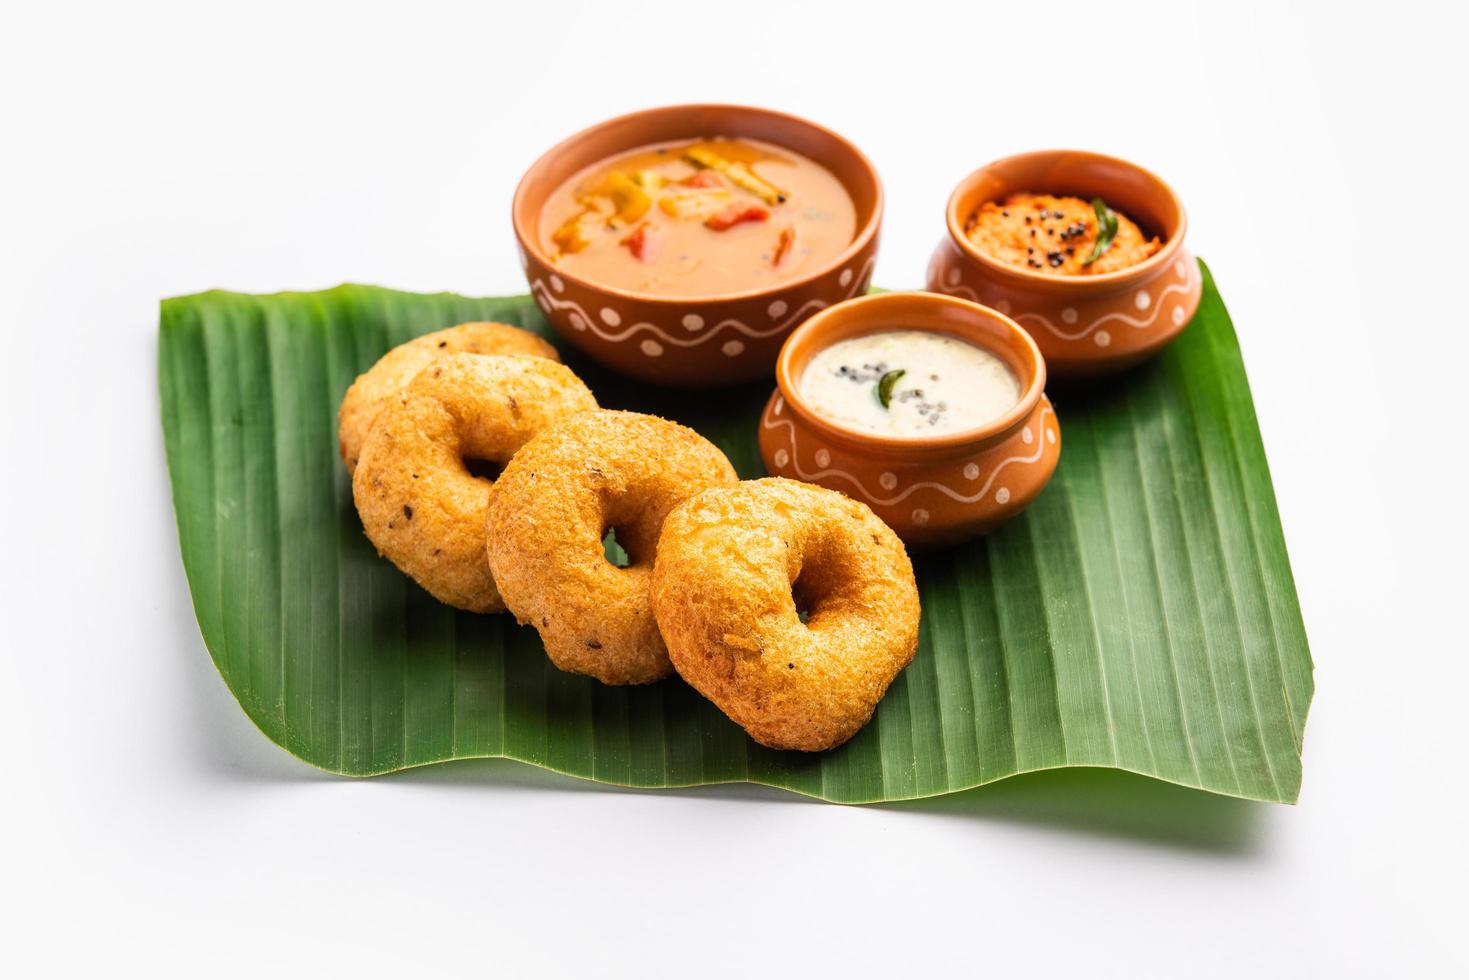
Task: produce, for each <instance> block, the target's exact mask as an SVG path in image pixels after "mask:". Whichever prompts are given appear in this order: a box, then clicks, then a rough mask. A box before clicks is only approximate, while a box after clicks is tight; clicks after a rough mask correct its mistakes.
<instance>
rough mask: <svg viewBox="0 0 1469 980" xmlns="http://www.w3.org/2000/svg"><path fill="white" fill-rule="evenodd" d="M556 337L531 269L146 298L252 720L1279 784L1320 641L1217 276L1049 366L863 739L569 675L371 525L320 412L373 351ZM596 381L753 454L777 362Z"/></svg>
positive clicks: (580, 366)
mask: <svg viewBox="0 0 1469 980" xmlns="http://www.w3.org/2000/svg"><path fill="white" fill-rule="evenodd" d="M487 319H488V320H501V321H505V322H509V323H517V324H520V325H522V326H525V327H528V328H530V329H533V330H537V331H540V332H543V333H546V332H547V330H548V328H547V326H546V324H545V322H544V320H543V319H542V318H541V316H540V313H539V311H538V310H537V309H536V306H535V304H534V303H533V302H531V300H530V299H529V297H525V296H518V297H509V298H503V299H470V298H466V297H463V296H455V295H449V294H437V295H419V294H412V293H402V292H394V291H391V290H387V289H380V288H375V287H370V286H354V285H347V286H340V287H338V288H336V289H330V290H327V291H325V292H319V293H280V294H276V295H271V296H246V295H241V294H236V293H228V292H209V293H202V294H199V295H196V296H186V297H182V298H177V299H170V300H167V301H165V302H164V304H163V310H162V325H161V337H160V343H159V380H160V387H161V395H162V410H163V428H164V437H165V443H166V447H167V456H168V468H169V474H170V477H171V480H172V484H173V498H174V508H175V510H176V513H177V517H178V530H179V542H180V546H181V548H182V552H183V560H184V567H185V570H186V572H187V575H188V580H189V587H190V590H191V592H192V594H193V602H194V608H195V612H196V614H197V615H198V618H199V625H200V629H201V631H202V633H203V636H204V641H205V645H206V646H207V647H208V649H209V652H210V654H211V656H212V657H213V658H214V662H215V664H216V666H217V667H218V668H219V671H220V674H221V675H222V676H223V677H224V680H225V683H226V684H228V685H229V688H230V690H231V691H232V692H233V693H234V695H235V697H236V698H237V699H238V700H239V702H240V705H241V707H243V708H244V709H245V712H246V714H248V715H249V717H250V718H251V720H253V721H254V722H255V724H256V725H258V726H259V727H260V730H261V731H263V732H264V733H265V734H266V735H267V736H268V737H269V738H270V739H271V740H272V741H274V742H276V743H277V744H278V745H280V746H282V747H284V748H285V749H286V750H287V751H289V752H291V753H293V754H295V755H297V756H299V757H300V758H301V759H304V760H305V761H306V762H309V763H311V764H312V765H314V766H319V767H321V768H322V769H326V770H330V771H331V772H335V773H342V774H347V775H354V776H363V775H372V774H376V773H385V772H391V771H393V770H397V769H402V768H405V767H409V766H419V765H424V764H427V763H432V762H439V761H443V760H446V759H461V758H473V757H486V756H497V757H506V758H511V759H519V760H521V761H523V762H528V763H532V764H534V765H538V766H544V767H546V768H549V769H553V770H557V771H559V772H564V773H569V774H572V775H575V776H581V777H585V778H589V779H595V780H600V781H604V782H608V783H616V784H621V785H632V786H686V785H694V784H701V783H715V782H727V781H734V780H749V781H752V782H758V783H766V784H769V785H772V786H780V787H785V788H787V789H790V790H794V791H796V792H798V793H804V794H809V795H811V796H816V797H820V798H822V799H827V800H833V801H841V802H870V801H879V800H897V799H908V798H913V797H920V796H927V795H932V794H937V793H945V792H951V791H955V790H961V789H967V788H969V787H973V786H976V785H979V784H982V783H987V782H991V781H993V780H997V779H1002V778H1004V777H1006V776H1010V775H1013V774H1016V773H1021V772H1029V771H1032V770H1038V769H1046V768H1052V767H1058V766H1112V767H1116V768H1120V769H1127V770H1131V771H1134V772H1138V773H1142V774H1144V775H1148V776H1154V777H1157V778H1159V779H1164V780H1169V781H1172V782H1175V783H1180V784H1182V785H1185V786H1192V787H1198V788H1200V789H1204V790H1209V791H1213V792H1216V793H1222V794H1228V795H1231V796H1239V797H1245V798H1249V799H1256V800H1268V801H1279V802H1293V801H1294V800H1295V799H1296V797H1297V794H1298V792H1299V789H1300V781H1301V737H1302V732H1303V729H1304V726H1305V721H1306V710H1307V707H1308V706H1309V704H1310V701H1311V693H1312V676H1311V659H1310V653H1309V651H1308V650H1307V646H1306V637H1305V631H1304V628H1303V625H1302V622H1301V615H1300V609H1299V606H1298V605H1297V602H1296V594H1295V586H1294V583H1293V582H1292V579H1291V571H1290V565H1289V563H1288V561H1287V558H1286V552H1285V543H1284V540H1283V537H1282V534H1281V528H1280V520H1279V516H1278V514H1277V511H1276V505H1275V498H1274V493H1273V490H1272V488H1271V484H1270V476H1269V472H1268V470H1267V467H1266V463H1265V455H1264V450H1263V448H1262V446H1261V442H1260V435H1259V431H1258V429H1257V427H1256V422H1255V412H1254V407H1253V404H1252V402H1251V399H1250V390H1249V386H1248V384H1247V382H1246V380H1245V373H1244V367H1243V364H1242V363H1241V360H1240V352H1239V347H1238V344H1237V342H1236V339H1235V334H1234V329H1233V326H1232V325H1231V324H1230V321H1229V316H1228V314H1227V313H1226V312H1225V309H1224V304H1223V303H1222V302H1221V300H1220V298H1219V294H1218V292H1217V290H1216V289H1215V286H1214V283H1213V279H1212V277H1210V276H1209V275H1208V273H1207V270H1205V289H1204V298H1203V304H1202V306H1201V307H1200V309H1199V313H1198V317H1197V319H1196V320H1195V322H1194V323H1193V325H1192V326H1191V327H1190V328H1189V329H1188V330H1187V331H1185V332H1184V334H1183V336H1182V337H1181V338H1180V339H1179V341H1178V342H1177V343H1175V344H1173V345H1172V346H1171V347H1170V348H1169V349H1168V350H1167V351H1166V352H1165V353H1164V354H1163V355H1162V356H1161V357H1159V358H1157V359H1155V360H1154V361H1153V362H1151V363H1149V364H1147V365H1145V366H1143V367H1142V368H1139V369H1137V370H1134V371H1132V372H1130V373H1129V374H1127V375H1126V376H1124V377H1122V378H1119V379H1116V380H1115V381H1112V382H1109V383H1107V384H1104V385H1100V386H1097V387H1094V388H1092V389H1090V390H1086V391H1080V392H1066V391H1060V392H1053V397H1054V400H1055V403H1056V408H1057V412H1058V414H1059V417H1060V419H1061V425H1062V429H1063V432H1064V438H1065V449H1064V451H1063V452H1062V454H1061V464H1060V467H1059V468H1058V470H1057V472H1056V476H1055V478H1054V480H1053V481H1052V483H1051V485H1050V487H1049V488H1047V490H1046V491H1045V492H1044V493H1043V494H1042V495H1041V497H1040V498H1039V499H1038V500H1037V501H1036V503H1035V504H1034V505H1033V506H1032V507H1031V508H1030V509H1029V511H1027V512H1026V513H1025V514H1024V515H1022V516H1021V517H1020V518H1019V519H1017V520H1015V521H1013V522H1011V523H1010V524H1008V525H1006V526H1005V527H1003V528H1001V529H1000V530H999V531H997V532H996V533H994V534H991V535H990V536H988V537H987V538H985V539H983V540H980V541H977V542H974V543H972V544H969V545H965V546H962V547H958V548H955V549H952V550H949V551H945V552H941V553H937V554H929V555H921V556H919V557H918V558H917V560H916V562H915V565H916V569H917V573H918V582H919V586H920V589H921V591H922V599H923V621H922V626H921V631H920V641H919V647H918V654H917V656H916V657H915V658H914V660H913V663H912V665H911V666H909V667H908V669H907V670H906V671H904V672H903V674H902V675H901V676H900V677H899V678H898V680H897V682H896V683H895V684H894V685H893V686H892V688H891V690H890V691H889V692H888V694H887V697H886V698H885V699H884V700H883V702H882V704H881V705H880V706H879V707H878V710H877V714H876V716H875V717H874V718H873V720H872V722H871V724H869V725H868V726H867V727H866V728H865V729H863V730H862V731H861V732H860V733H859V734H858V735H857V736H856V737H855V738H854V739H852V741H851V742H849V743H847V744H846V745H844V746H842V747H840V748H838V749H835V750H833V751H831V752H825V753H819V754H802V753H784V752H775V751H771V750H768V749H765V748H762V747H760V746H759V745H756V744H755V743H754V742H753V741H751V740H750V739H749V738H747V737H746V735H745V734H744V732H743V731H741V730H740V729H739V728H738V727H736V726H735V725H734V724H733V723H731V722H730V721H729V720H727V719H726V718H725V717H724V716H723V715H722V714H720V712H719V711H718V710H717V709H715V708H714V706H713V705H712V704H710V703H709V702H707V701H705V700H704V699H703V698H701V697H700V696H699V695H698V694H696V693H695V692H694V691H693V690H692V689H690V688H689V687H687V686H686V685H684V684H683V683H682V682H681V681H679V680H678V679H677V678H674V679H671V680H669V681H666V682H663V683H660V684H655V685H652V686H649V687H641V688H617V687H604V686H602V685H600V684H597V683H595V682H593V681H591V680H589V679H587V678H584V677H578V676H573V675H570V674H563V673H561V672H559V671H557V670H556V669H555V668H554V667H552V666H551V664H550V662H549V661H548V660H547V659H546V657H545V656H544V655H543V653H542V651H541V647H540V643H539V641H538V638H537V636H536V633H535V632H534V631H533V630H531V629H528V628H523V627H519V626H517V625H516V624H515V622H514V621H513V619H512V618H511V617H509V616H506V615H498V616H476V615H471V614H468V613H462V612H456V611H455V610H452V609H449V608H448V607H446V606H443V605H440V604H439V603H438V602H436V601H434V600H433V599H432V598H431V597H429V596H428V595H427V594H426V593H425V592H423V591H422V590H421V589H419V588H418V587H417V586H416V585H414V584H413V583H412V582H411V581H409V580H408V579H407V578H405V577H404V576H403V575H401V574H400V573H399V572H398V571H397V570H396V569H394V568H393V566H392V565H390V564H389V563H388V562H387V561H385V560H383V559H381V558H379V557H378V556H377V554H376V553H375V552H374V550H373V548H372V545H371V544H369V543H368V541H367V539H366V538H365V537H364V536H363V534H362V530H361V526H360V525H359V523H358V520H357V514H356V512H355V510H354V509H353V505H352V494H351V487H350V482H349V480H348V478H347V474H346V472H345V470H344V469H343V467H342V465H341V462H340V460H339V459H338V458H337V453H336V441H335V431H334V423H335V419H336V409H337V404H338V402H339V401H340V399H341V397H342V393H343V392H344V391H345V390H346V388H347V385H348V384H349V383H350V382H351V381H352V379H353V378H354V377H355V376H356V375H357V374H358V373H359V372H361V371H363V370H365V369H366V368H367V367H369V366H370V365H371V364H372V363H373V362H374V361H375V360H376V359H377V358H378V357H379V356H380V355H381V354H382V353H383V352H384V351H386V350H387V349H388V348H389V347H391V346H393V345H394V344H397V343H400V342H402V341H404V340H407V339H408V338H410V337H412V336H414V335H416V334H420V333H424V332H427V331H430V330H435V329H438V328H440V327H444V326H448V325H451V324H454V323H459V322H462V321H465V320H487ZM567 360H568V363H569V364H571V366H572V367H573V368H575V369H576V370H577V371H578V372H579V373H580V374H581V375H582V377H583V378H584V379H585V380H586V381H587V383H588V384H589V385H591V387H592V389H593V390H594V391H595V392H596V394H597V396H598V398H599V400H600V401H601V402H602V404H603V405H605V406H607V407H611V408H631V409H636V410H640V411H648V412H654V413H657V414H660V415H664V416H667V417H670V418H674V419H677V420H679V421H682V422H684V423H686V424H688V425H691V426H693V427H694V428H696V429H698V430H699V431H701V432H703V433H704V434H705V435H706V436H708V437H709V438H710V439H712V440H713V441H714V442H716V443H718V444H719V446H720V447H722V448H723V449H724V450H725V451H726V452H727V453H728V454H729V456H730V459H731V460H732V461H733V462H734V464H735V466H736V467H737V468H738V470H739V471H740V473H741V475H742V476H745V477H756V476H760V475H762V472H763V471H762V467H761V463H760V458H759V454H758V452H757V449H756V441H755V427H756V420H757V417H758V413H759V410H760V407H761V405H762V404H763V402H764V400H765V398H766V396H767V395H768V394H769V390H770V386H769V384H762V385H756V386H753V387H749V388H743V389H736V390H734V391H731V392H728V393H725V394H721V395H720V396H719V397H718V398H710V397H708V396H707V395H697V394H696V395H688V394H680V393H677V392H666V391H658V390H650V389H647V388H645V387H641V386H637V385H634V384H632V383H630V382H627V381H625V380H621V379H619V378H617V377H614V376H612V375H610V374H608V373H607V372H605V371H603V370H600V369H598V368H597V367H596V366H595V365H592V364H590V363H588V362H586V361H585V360H583V359H580V358H578V357H576V356H574V355H572V354H571V353H569V352H567Z"/></svg>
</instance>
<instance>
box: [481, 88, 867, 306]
mask: <svg viewBox="0 0 1469 980" xmlns="http://www.w3.org/2000/svg"><path fill="white" fill-rule="evenodd" d="M707 111H734V112H743V113H750V114H752V115H757V116H767V117H771V118H777V119H783V120H786V121H788V122H791V123H794V124H796V125H798V126H804V127H806V128H807V129H810V130H813V131H815V132H817V133H819V134H821V135H823V136H825V137H828V138H829V139H831V140H833V141H834V142H835V143H836V144H837V145H838V146H839V147H840V148H841V150H842V152H844V153H849V154H851V155H852V157H853V158H854V159H855V160H856V161H857V163H858V164H859V165H860V166H861V168H862V169H863V170H864V171H865V172H866V173H867V176H868V177H870V178H871V180H872V186H873V201H872V213H871V214H870V215H868V218H867V221H866V222H865V223H864V224H863V225H862V226H861V227H859V228H858V229H857V232H856V234H854V235H853V236H852V241H851V242H850V243H849V244H848V245H847V247H846V248H845V249H844V250H843V251H842V252H841V254H839V255H838V256H836V258H834V259H832V260H831V261H829V262H827V263H825V264H824V265H821V266H819V267H818V268H816V269H815V270H814V271H812V272H809V273H807V274H806V275H804V276H801V277H800V278H798V279H788V280H785V281H784V282H778V283H774V284H772V285H769V286H766V287H764V288H762V289H747V290H743V291H739V292H725V293H710V294H708V295H701V296H659V295H656V294H653V293H643V292H638V291H636V290H631V289H623V288H621V287H618V286H609V285H605V284H603V283H599V282H596V281H595V280H592V279H587V278H585V277H582V276H578V275H575V274H573V273H568V272H566V271H565V270H564V269H559V268H557V266H556V263H554V262H553V261H551V259H550V258H549V257H548V256H547V255H546V253H545V251H544V250H543V249H542V248H541V244H540V242H539V241H538V237H539V236H538V235H536V234H534V231H533V230H528V229H526V228H523V227H522V226H521V221H520V214H521V211H522V207H521V204H522V199H523V197H524V196H525V194H526V192H527V191H526V188H527V185H528V184H529V183H530V180H531V178H532V177H534V176H535V175H536V174H537V173H538V172H539V171H541V170H544V169H545V168H546V167H548V166H550V164H551V162H552V161H553V160H555V159H556V158H557V157H558V156H560V155H561V154H562V153H565V152H566V151H567V150H568V149H570V148H571V147H573V146H575V145H576V144H578V143H581V142H583V141H585V140H587V139H590V138H591V137H592V136H593V135H595V134H597V133H599V132H601V131H602V130H606V129H611V128H613V127H616V126H621V125H625V124H627V123H628V122H630V121H631V120H634V119H638V118H640V117H643V116H655V115H677V114H680V113H691V112H707ZM630 149H633V147H624V150H620V151H617V152H623V151H625V150H630ZM817 163H820V161H817ZM828 169H829V168H828ZM833 176H835V175H833ZM842 187H843V189H844V190H846V192H847V194H848V195H849V196H850V195H851V188H850V187H848V186H847V185H846V184H845V183H843V185H842ZM883 204H884V192H883V186H882V177H881V176H880V175H879V174H878V172H877V168H876V167H875V166H873V163H872V161H871V160H869V159H868V158H867V154H865V153H863V152H862V151H861V150H860V149H858V148H857V145H856V144H855V143H853V142H852V141H851V140H849V139H847V138H846V137H845V136H842V135H841V134H840V133H838V132H836V131H835V130H832V129H828V128H827V127H825V126H822V125H821V124H820V123H815V122H812V121H811V120H809V119H806V118H804V117H802V116H797V115H795V114H793V113H789V112H781V111H779V110H776V109H766V108H763V107H761V106H751V105H742V104H739V103H734V102H680V103H675V104H673V105H662V106H652V107H650V108H646V109H638V110H635V111H633V112H626V113H623V114H622V115H619V116H613V117H611V118H610V119H604V120H602V121H601V122H597V123H593V124H592V125H590V126H587V127H586V128H584V129H580V130H578V131H577V132H575V133H572V134H571V135H570V136H568V137H566V138H565V139H563V140H561V141H559V142H558V143H556V144H555V145H553V146H552V147H551V148H550V149H548V150H546V151H545V152H544V153H542V154H541V155H540V156H539V157H537V158H536V160H535V162H534V163H532V164H531V165H530V166H529V167H527V168H526V171H525V173H523V174H522V175H521V177H520V181H519V183H517V184H516V185H515V194H514V196H513V197H512V198H511V200H510V221H511V224H512V225H513V226H514V228H515V237H516V240H517V241H518V242H519V244H520V247H521V249H522V250H524V251H525V253H526V254H528V255H531V256H533V257H534V258H535V259H536V261H538V262H540V264H541V265H543V266H545V267H546V268H547V269H549V270H550V271H552V272H554V273H556V275H558V276H560V277H561V278H562V279H564V280H566V281H567V282H570V283H574V284H576V285H578V286H581V287H582V288H583V289H588V290H592V291H595V292H598V293H603V294H606V295H608V296H616V297H618V298H621V299H627V300H633V301H636V302H639V303H655V304H658V305H668V306H688V305H691V304H710V303H729V302H740V301H744V300H754V299H760V298H762V297H767V296H772V295H775V294H776V293H781V292H785V291H786V290H791V289H799V288H801V287H804V286H807V285H810V284H811V283H813V282H815V281H816V280H818V279H821V278H824V277H826V276H829V275H831V274H832V273H833V272H835V271H836V270H837V269H839V268H841V267H842V266H844V265H847V264H848V263H850V262H851V261H852V260H853V259H854V258H856V257H857V256H859V255H860V254H862V252H863V251H864V250H865V249H866V248H867V247H868V246H869V245H870V244H872V241H873V239H874V238H876V237H877V231H878V228H879V227H880V226H881V225H882V214H883ZM536 217H537V218H539V217H540V213H539V212H537V213H536Z"/></svg>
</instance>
